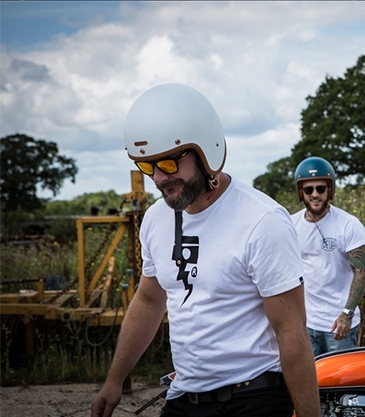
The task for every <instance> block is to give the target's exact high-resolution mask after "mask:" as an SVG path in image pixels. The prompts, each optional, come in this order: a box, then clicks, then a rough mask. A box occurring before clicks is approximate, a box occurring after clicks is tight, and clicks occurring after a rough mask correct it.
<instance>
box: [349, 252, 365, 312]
mask: <svg viewBox="0 0 365 417" xmlns="http://www.w3.org/2000/svg"><path fill="white" fill-rule="evenodd" d="M347 254H348V258H349V262H350V265H351V269H352V270H353V272H354V278H353V281H352V285H351V289H350V294H349V298H348V303H347V304H349V305H350V307H351V308H352V309H353V308H354V307H355V306H357V305H358V303H359V302H360V300H361V297H362V296H363V294H364V290H365V245H363V246H360V247H359V248H356V249H354V250H352V251H350V252H348V253H347Z"/></svg>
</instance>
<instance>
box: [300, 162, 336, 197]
mask: <svg viewBox="0 0 365 417" xmlns="http://www.w3.org/2000/svg"><path fill="white" fill-rule="evenodd" d="M312 179H318V180H326V181H327V184H328V199H329V200H332V199H333V197H334V195H335V188H336V174H335V171H334V169H333V167H332V165H331V164H330V163H329V162H328V161H326V160H325V159H323V158H320V157H318V156H311V157H310V158H307V159H304V161H302V162H301V163H300V164H299V165H298V166H297V169H296V170H295V173H294V185H295V188H296V190H297V194H298V197H299V201H303V189H302V188H303V182H304V181H307V180H312Z"/></svg>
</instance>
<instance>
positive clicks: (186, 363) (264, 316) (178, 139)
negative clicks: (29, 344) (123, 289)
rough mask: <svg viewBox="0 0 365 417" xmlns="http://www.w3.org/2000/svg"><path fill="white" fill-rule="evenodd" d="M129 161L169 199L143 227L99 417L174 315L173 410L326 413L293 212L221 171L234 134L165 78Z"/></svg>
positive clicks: (141, 117)
mask: <svg viewBox="0 0 365 417" xmlns="http://www.w3.org/2000/svg"><path fill="white" fill-rule="evenodd" d="M124 139H125V143H126V149H127V152H128V155H129V157H130V158H131V159H132V160H134V162H135V164H136V165H137V167H138V168H139V169H140V170H141V171H142V172H143V173H145V174H146V175H148V176H149V177H150V178H151V179H152V180H153V181H154V183H155V185H156V187H157V188H158V189H159V190H160V191H161V193H162V195H163V198H162V199H160V200H158V201H157V202H156V203H155V204H154V205H153V206H151V207H150V208H149V209H148V210H147V212H146V214H145V216H144V219H143V222H142V225H141V232H140V240H141V244H142V257H143V272H142V276H141V279H140V283H139V287H138V290H137V292H136V294H135V296H134V298H133V301H132V303H131V305H130V307H129V309H128V312H127V315H126V318H125V319H124V321H123V326H122V328H121V333H120V337H119V341H118V345H117V348H116V352H115V356H114V359H113V363H112V366H111V369H110V371H109V374H108V377H107V380H106V382H105V384H104V386H103V388H102V389H101V391H100V392H99V394H98V396H97V397H96V399H95V400H94V402H93V405H92V413H91V416H92V417H110V416H111V415H112V412H113V410H114V408H115V407H116V406H117V405H118V404H119V402H120V400H121V397H122V384H123V381H124V379H125V378H126V377H127V375H128V374H129V373H130V372H131V370H132V369H133V367H134V366H135V364H136V363H137V361H138V360H139V358H140V357H141V355H142V354H143V352H144V351H145V350H146V349H147V347H148V345H149V344H150V342H151V341H152V339H153V337H154V335H155V333H156V331H157V329H158V327H159V325H160V323H161V320H162V318H163V315H164V313H165V310H166V307H167V311H168V318H169V325H170V343H171V352H172V360H173V364H174V369H175V371H176V377H175V379H174V381H173V382H172V383H171V386H170V388H169V391H168V393H167V398H166V404H165V405H164V407H163V409H162V411H161V416H162V417H189V416H191V417H192V416H195V417H204V416H206V417H208V416H210V417H214V416H224V415H225V416H245V417H250V416H272V417H290V416H291V415H292V412H293V407H294V408H295V410H296V414H297V417H304V416H306V417H319V416H320V407H319V394H318V387H317V381H316V373H315V367H314V358H313V353H312V351H311V346H310V342H309V337H308V333H307V329H306V317H305V308H304V295H303V285H302V284H303V280H302V264H301V259H300V254H299V250H298V243H297V240H296V235H295V231H294V228H293V225H292V223H291V221H290V217H289V215H288V213H287V211H286V210H285V209H283V208H282V207H281V206H279V205H278V204H277V203H275V202H274V201H273V200H272V199H270V198H269V197H268V196H266V195H264V194H263V193H261V192H259V191H257V190H255V189H253V188H252V187H249V186H247V185H245V184H243V183H241V182H239V181H238V180H236V179H234V178H231V177H230V176H229V175H228V174H226V173H224V172H223V171H222V169H223V165H224V162H225V157H226V142H225V139H224V135H223V129H222V126H221V123H220V120H219V118H218V115H217V114H216V112H215V110H214V108H213V107H212V105H211V104H210V103H209V102H208V100H207V99H206V98H205V97H204V96H202V95H201V94H200V93H199V92H197V91H196V90H194V89H192V88H190V87H187V86H184V85H181V84H163V85H160V86H157V87H154V88H152V89H150V90H148V91H147V92H145V93H144V94H142V95H141V96H140V97H139V98H138V99H137V100H136V102H135V103H134V104H133V106H132V107H131V109H130V111H129V113H128V115H127V119H126V121H125V137H124Z"/></svg>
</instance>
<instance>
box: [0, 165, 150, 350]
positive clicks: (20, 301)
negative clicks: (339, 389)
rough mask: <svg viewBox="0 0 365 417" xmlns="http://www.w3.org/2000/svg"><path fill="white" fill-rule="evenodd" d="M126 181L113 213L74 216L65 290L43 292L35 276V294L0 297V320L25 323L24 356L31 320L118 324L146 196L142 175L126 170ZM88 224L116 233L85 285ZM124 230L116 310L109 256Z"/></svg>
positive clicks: (131, 285)
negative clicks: (71, 267) (73, 272)
mask: <svg viewBox="0 0 365 417" xmlns="http://www.w3.org/2000/svg"><path fill="white" fill-rule="evenodd" d="M131 183H132V191H131V192H130V193H129V194H123V195H122V203H121V207H120V211H119V213H118V214H117V215H115V216H83V217H77V218H76V228H77V240H78V277H77V278H76V279H75V280H74V281H73V282H72V283H71V284H70V285H69V286H68V287H67V288H65V289H63V290H58V291H46V290H45V283H44V279H42V278H40V279H39V280H38V283H37V290H32V291H29V290H21V291H20V292H19V293H14V294H0V315H1V319H4V318H6V317H11V316H16V317H18V318H20V319H21V320H22V322H23V323H24V324H25V328H26V353H27V354H28V355H29V356H32V353H33V352H32V350H33V349H32V345H33V342H32V340H31V338H32V337H34V335H33V333H34V328H33V327H34V326H33V323H34V319H35V318H36V316H43V317H44V318H45V319H46V320H62V321H68V320H75V321H79V322H86V321H87V324H88V325H89V326H112V325H120V324H121V323H122V321H123V318H124V316H125V313H126V310H127V308H128V305H129V302H130V301H131V299H132V298H133V296H134V290H135V286H136V284H137V283H138V279H139V276H140V273H141V265H142V261H141V251H140V243H139V226H140V223H141V221H142V218H143V215H144V213H145V210H146V204H147V202H148V199H149V197H150V195H149V194H148V193H146V192H145V191H144V181H143V174H142V173H141V172H140V171H132V172H131ZM124 203H129V204H130V206H131V210H130V211H127V212H123V211H122V207H123V204H124ZM91 224H94V225H96V224H98V225H103V224H104V225H106V224H110V225H112V224H115V225H116V226H117V229H116V231H115V234H114V237H113V239H112V240H111V242H110V244H109V247H108V248H107V249H106V251H105V254H104V255H103V258H102V261H101V262H100V264H99V266H98V267H97V270H96V272H95V273H94V275H93V276H92V277H91V280H90V282H89V283H87V276H86V275H87V274H86V270H87V266H88V265H86V263H85V235H84V229H85V226H86V225H91ZM126 232H127V233H128V240H127V241H128V269H127V275H126V280H125V282H124V284H123V285H122V286H121V288H120V289H119V291H120V297H121V299H120V308H118V309H116V308H112V307H110V306H109V304H110V297H111V296H112V293H111V288H112V283H113V282H115V280H116V279H117V277H116V275H117V273H118V272H117V270H116V265H115V258H114V256H113V253H114V251H115V249H116V247H117V245H118V243H119V242H120V240H121V238H122V237H123V236H124V234H125V233H126ZM101 278H102V280H101ZM101 281H102V282H101ZM74 286H77V289H73V288H72V287H74ZM75 298H76V299H77V300H78V306H77V307H72V305H74V304H75ZM71 300H72V303H71Z"/></svg>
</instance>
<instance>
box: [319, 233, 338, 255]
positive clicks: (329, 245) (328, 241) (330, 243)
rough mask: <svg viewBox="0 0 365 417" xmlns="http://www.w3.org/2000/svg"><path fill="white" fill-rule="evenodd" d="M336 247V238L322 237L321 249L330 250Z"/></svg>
mask: <svg viewBox="0 0 365 417" xmlns="http://www.w3.org/2000/svg"><path fill="white" fill-rule="evenodd" d="M336 248H337V242H336V239H334V238H332V237H327V238H324V239H323V241H322V249H323V250H325V251H327V252H332V251H333V250H334V249H336Z"/></svg>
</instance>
